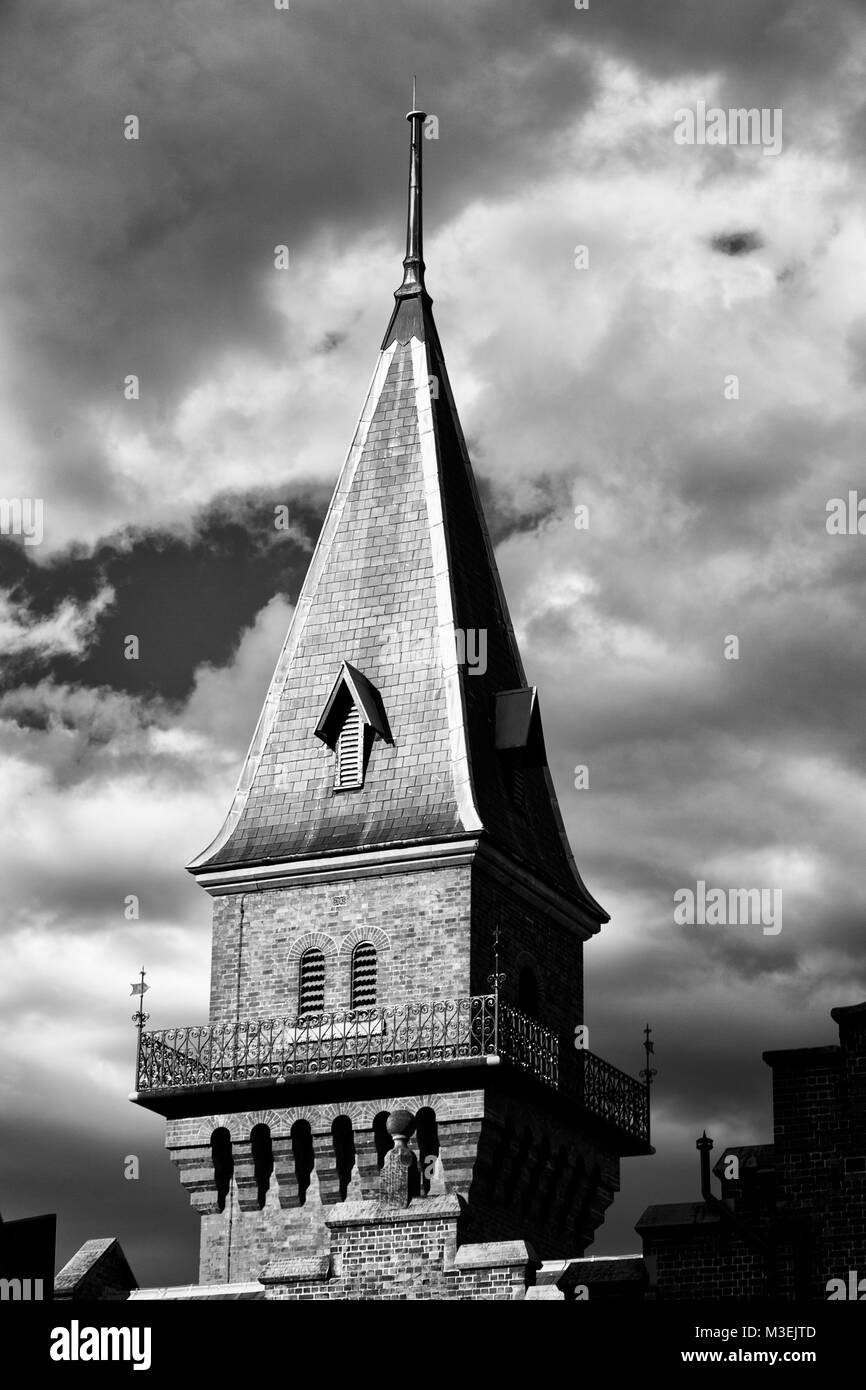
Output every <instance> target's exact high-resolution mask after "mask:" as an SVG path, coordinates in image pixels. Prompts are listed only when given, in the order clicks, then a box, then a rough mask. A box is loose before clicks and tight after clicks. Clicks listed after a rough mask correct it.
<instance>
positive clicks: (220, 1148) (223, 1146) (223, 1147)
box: [210, 1127, 235, 1211]
mask: <svg viewBox="0 0 866 1390" xmlns="http://www.w3.org/2000/svg"><path fill="white" fill-rule="evenodd" d="M210 1151H211V1158H212V1159H213V1176H214V1186H215V1187H216V1194H217V1207H218V1209H219V1210H220V1211H225V1205H226V1197H227V1196H228V1195H229V1188H230V1187H231V1185H232V1178H233V1177H234V1172H235V1161H234V1157H233V1155H232V1137H231V1135H230V1134H229V1132H228V1130H227V1129H224V1128H222V1127H220V1128H219V1129H215V1130H214V1132H213V1134H212V1135H211V1137H210Z"/></svg>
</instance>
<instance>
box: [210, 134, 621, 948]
mask: <svg viewBox="0 0 866 1390" xmlns="http://www.w3.org/2000/svg"><path fill="white" fill-rule="evenodd" d="M423 118H424V113H423V112H411V113H410V116H409V120H410V122H411V125H412V154H411V178H410V215H409V231H408V235H407V252H406V259H405V260H404V272H405V273H404V280H403V284H402V285H401V286H400V288H399V289H398V290H397V292H396V294H395V300H396V303H395V307H394V311H393V313H392V315H391V320H390V322H389V325H388V329H387V331H386V334H385V338H384V340H383V344H382V348H381V350H380V354H379V358H378V361H377V363H376V368H375V371H374V373H373V380H372V384H371V386H370V389H369V392H368V394H367V398H366V401H365V403H364V408H363V410H362V412H361V417H360V420H359V422H358V426H357V429H356V431H355V436H354V439H353V441H352V445H351V448H350V449H349V453H348V457H347V459H346V462H345V464H344V466H343V470H342V472H341V474H340V477H339V480H338V482H337V486H336V490H335V492H334V496H333V498H332V501H331V505H330V508H329V511H328V514H327V516H326V518H325V522H324V525H323V527H322V532H321V535H320V537H319V542H318V545H317V547H316V550H315V552H314V554H313V558H312V561H311V563H310V568H309V571H308V574H307V577H306V580H305V583H304V586H303V589H302V591H301V594H300V597H299V599H298V603H297V607H296V610H295V613H294V615H293V619H292V623H291V626H290V628H289V632H288V635H287V637H286V641H285V645H284V647H283V650H282V653H281V654H280V657H279V660H278V662H277V667H276V671H275V673H274V677H273V679H272V681H271V686H270V689H269V691H268V695H267V699H266V701H265V705H264V708H263V710H262V714H261V717H260V719H259V723H258V726H257V728H256V731H255V734H254V736H253V741H252V744H251V746H250V750H249V753H248V754H247V758H246V761H245V764H244V768H243V771H242V773H241V777H240V781H239V783H238V788H237V791H236V793H235V798H234V801H233V804H232V807H231V810H230V811H229V814H228V816H227V818H226V820H225V823H224V825H223V827H222V829H221V830H220V832H219V834H218V835H217V837H216V839H215V840H214V841H213V843H212V844H211V845H210V846H209V847H208V848H207V849H206V850H205V851H204V852H203V853H202V854H201V855H200V856H199V857H198V858H197V859H196V860H194V861H193V863H192V864H191V865H190V866H189V867H190V870H191V872H193V873H204V872H207V871H211V870H213V869H216V868H217V867H226V868H227V867H228V866H249V865H257V864H267V863H283V862H286V861H290V860H291V859H292V858H305V859H306V858H310V857H311V856H316V855H320V854H333V853H340V852H349V851H358V850H364V849H372V848H382V847H385V846H402V845H407V844H415V843H423V842H430V841H441V840H444V839H449V838H456V837H465V836H466V835H467V834H469V835H484V836H486V837H487V838H488V840H489V841H490V842H491V843H492V844H494V845H495V846H496V847H498V848H499V849H500V850H503V851H505V852H506V853H507V854H508V855H510V856H511V857H513V858H515V859H517V860H519V861H520V862H521V863H522V864H523V865H524V866H525V867H528V868H529V869H530V870H531V871H532V872H533V874H535V875H536V876H538V877H539V878H541V879H542V880H544V881H546V882H547V883H548V884H550V885H551V886H553V887H555V888H556V889H558V890H559V891H560V892H562V893H565V894H566V895H567V896H569V897H570V898H572V899H573V900H574V901H576V902H578V903H580V905H581V906H582V908H583V909H584V911H586V912H588V913H589V915H590V916H591V917H592V918H594V919H595V920H596V921H598V922H600V921H604V920H606V914H605V913H604V910H603V909H602V908H601V907H600V906H599V905H598V904H597V903H596V902H595V901H594V899H593V898H592V897H591V896H590V894H589V893H588V891H587V890H586V888H585V887H584V885H583V883H582V881H581V879H580V877H579V875H578V873H577V870H576V868H575V866H574V861H573V859H572V856H571V851H570V848H569V846H568V841H567V839H566V836H565V831H564V828H563V825H562V820H561V816H560V813H559V809H558V806H557V803H556V796H555V793H554V790H553V784H552V782H551V779H550V774H549V772H548V770H547V768H546V767H540V768H531V767H530V768H528V769H527V770H526V773H525V791H524V809H522V810H521V809H519V808H518V807H517V806H516V805H515V802H514V799H513V797H512V793H511V789H510V783H509V778H510V777H511V776H512V768H511V767H510V766H509V757H508V755H507V754H505V755H503V753H502V752H501V751H497V747H496V722H497V721H496V705H497V695H498V694H500V693H501V692H504V691H512V692H513V691H515V690H518V689H523V688H525V687H526V677H525V674H524V671H523V667H522V664H521V661H520V656H519V653H518V650H517V645H516V642H515V639H514V633H513V630H512V626H511V621H510V618H509V616H508V610H507V607H506V604H505V599H504V596H503V593H502V588H501V584H500V581H499V575H498V572H497V568H496V562H495V560H494V556H493V548H492V546H491V543H490V538H489V536H488V533H487V529H486V526H485V523H484V517H483V514H482V511H481V506H480V502H479V498H478V493H477V490H476V486H475V482H474V479H473V476H472V469H471V466H470V463H469V457H468V454H467V450H466V444H465V440H464V438H463V433H462V430H461V428H460V423H459V419H458V416H457V411H456V408H455V405H454V400H453V396H452V393H451V387H450V383H449V381H448V373H447V370H446V367H445V361H444V357H443V353H442V348H441V345H440V342H439V336H438V333H437V331H436V326H435V323H434V321H433V313H432V300H431V299H430V296H429V294H428V293H427V290H426V288H425V286H424V262H423V258H422V255H421V212H420V160H421V123H422V121H423ZM464 658H465V659H464ZM347 671H348V672H352V673H357V674H360V676H361V682H358V681H357V680H356V682H355V692H356V694H357V693H358V691H359V690H360V689H361V685H362V684H363V687H364V690H365V698H369V692H368V691H367V686H368V685H370V686H372V687H373V693H374V694H375V695H376V696H377V697H378V699H379V701H380V702H381V706H382V709H383V710H384V715H385V718H386V720H387V727H388V728H389V729H390V733H391V735H392V740H393V741H392V742H391V743H387V742H385V741H378V740H377V742H376V745H375V747H374V749H373V752H372V754H371V757H370V760H369V764H368V767H367V771H366V776H365V780H364V785H363V786H362V787H360V788H358V789H357V790H354V791H350V792H346V791H341V792H339V793H337V794H336V795H335V793H334V787H333V766H332V764H333V753H332V752H331V750H330V749H329V748H328V747H327V746H326V745H325V744H324V743H323V742H322V741H321V738H320V737H319V738H317V737H316V730H317V727H318V726H319V723H320V720H321V719H322V717H323V711H325V710H326V706H327V704H328V702H329V698H330V697H331V696H332V695H333V694H334V691H335V683H337V682H338V681H339V677H340V674H341V672H344V674H345V672H347ZM532 707H533V709H537V701H532ZM535 723H536V716H535V714H533V724H535ZM541 746H542V748H543V744H542V745H541Z"/></svg>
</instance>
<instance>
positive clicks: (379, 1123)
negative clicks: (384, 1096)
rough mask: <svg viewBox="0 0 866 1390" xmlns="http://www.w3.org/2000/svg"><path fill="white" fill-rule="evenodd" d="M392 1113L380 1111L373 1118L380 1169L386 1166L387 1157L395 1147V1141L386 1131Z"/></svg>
mask: <svg viewBox="0 0 866 1390" xmlns="http://www.w3.org/2000/svg"><path fill="white" fill-rule="evenodd" d="M390 1113H391V1112H390V1110H380V1111H379V1113H378V1115H374V1116H373V1125H372V1129H373V1140H374V1143H375V1145H376V1159H377V1162H378V1164H379V1167H380V1168H382V1167H383V1166H384V1163H385V1155H386V1154H387V1153H388V1152H389V1151H390V1150H391V1149H393V1147H394V1140H393V1139H392V1138H391V1136H390V1134H389V1133H388V1130H387V1129H386V1125H387V1123H388V1116H389V1115H390Z"/></svg>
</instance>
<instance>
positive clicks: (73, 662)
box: [0, 488, 327, 737]
mask: <svg viewBox="0 0 866 1390" xmlns="http://www.w3.org/2000/svg"><path fill="white" fill-rule="evenodd" d="M274 495H276V496H278V497H280V498H281V499H282V498H283V497H285V496H289V497H291V496H292V489H290V488H289V489H286V488H284V489H282V490H278V491H277V492H276V493H275V494H274ZM326 504H327V498H326V496H325V493H324V491H314V492H313V495H312V497H311V498H310V497H308V498H305V499H302V500H300V501H298V502H292V503H291V505H290V521H291V524H292V527H293V531H291V532H289V531H280V530H277V529H276V528H275V525H274V522H275V515H274V506H275V504H274V502H273V500H272V497H267V498H266V497H263V496H262V494H261V493H260V492H257V493H254V494H247V495H246V496H244V497H238V496H230V497H221V498H219V499H218V500H216V501H215V502H214V503H213V504H211V505H210V506H209V507H208V508H207V509H206V510H205V511H204V513H203V514H202V515H201V516H200V517H199V518H198V519H197V522H196V524H195V526H194V528H193V530H192V532H191V534H189V535H183V534H175V535H172V534H168V533H160V532H149V533H137V532H134V531H130V532H128V533H127V534H126V535H123V536H120V537H115V538H112V539H110V540H108V539H107V540H105V541H103V542H102V543H101V544H100V545H98V546H96V547H95V548H94V549H93V550H92V551H91V550H89V549H87V550H85V548H84V547H76V548H73V549H72V550H71V551H68V552H63V553H61V554H58V555H55V556H53V557H52V558H51V559H50V560H49V561H48V563H47V564H44V565H35V564H34V563H33V562H32V561H31V559H30V555H31V552H30V551H28V550H27V549H25V548H24V547H23V546H20V545H18V544H17V543H16V542H13V541H8V540H7V541H5V543H4V544H2V547H0V587H2V588H6V589H8V590H9V591H10V592H11V593H12V595H13V597H14V598H15V600H16V601H17V602H18V603H20V604H21V605H22V607H23V608H24V610H25V612H26V614H27V616H28V618H29V619H30V620H32V621H34V622H38V620H39V619H40V618H43V617H45V616H47V615H50V614H51V613H52V611H54V610H56V608H57V607H58V605H60V604H62V603H63V602H64V601H66V600H68V599H69V598H72V599H74V600H76V601H78V602H80V603H86V602H87V600H88V599H92V598H93V597H94V596H95V595H96V594H97V593H98V592H99V591H100V589H101V588H102V587H103V586H105V585H106V584H107V585H110V587H111V589H112V591H113V593H114V595H115V597H114V601H113V602H112V604H111V606H110V607H109V608H108V609H107V610H106V611H105V612H104V613H103V614H102V615H101V617H100V618H99V619H98V620H97V622H96V623H95V626H94V631H93V634H92V637H91V640H90V643H89V646H88V649H87V651H86V652H85V654H84V655H82V656H57V655H53V654H49V655H40V654H39V653H38V652H34V651H29V652H28V651H26V650H25V651H23V652H22V653H21V654H20V655H19V656H17V657H15V658H12V659H7V661H6V662H5V663H4V674H3V678H2V684H0V689H9V688H10V687H12V686H13V685H18V684H24V685H29V684H32V683H35V682H38V681H39V680H40V679H41V678H42V677H44V676H45V675H47V674H48V673H50V674H51V676H52V677H53V678H54V679H55V680H56V681H59V682H65V683H69V682H71V683H74V684H79V685H90V686H100V687H106V688H109V689H114V690H125V691H129V692H131V693H135V694H146V695H158V696H161V697H163V698H164V699H167V700H182V699H183V698H185V697H186V696H187V695H189V693H190V690H191V689H192V686H193V680H194V675H195V671H196V669H197V667H199V666H200V665H202V664H205V663H206V664H208V665H211V666H222V665H225V664H226V663H227V662H228V661H229V660H230V659H231V657H232V655H233V654H234V652H235V650H236V648H237V644H238V640H239V637H240V634H241V633H242V632H243V631H244V630H245V629H246V628H248V627H250V626H251V625H252V623H253V621H254V619H255V617H256V614H257V613H259V612H260V611H261V609H262V608H263V607H264V606H265V605H266V604H267V603H268V602H269V600H270V599H272V598H273V597H274V595H275V594H284V595H286V596H287V597H289V598H291V599H292V600H293V599H294V598H295V597H296V596H297V592H298V590H299V588H300V586H301V584H302V582H303V579H304V575H305V574H306V570H307V566H308V564H309V559H310V552H311V549H312V544H313V541H314V539H315V537H316V536H317V535H318V532H319V528H320V526H321V522H322V517H323V515H324V511H325V507H326ZM203 614H206V615H207V616H206V619H203ZM129 635H135V636H137V637H138V639H139V644H140V656H139V659H138V660H127V659H126V658H125V656H124V644H125V639H126V638H127V637H128V636H129ZM20 714H21V718H22V720H23V722H24V723H26V724H29V726H30V727H38V724H39V721H40V718H42V719H43V720H44V713H43V714H40V707H39V704H38V702H33V703H32V704H31V706H30V708H28V703H27V701H22V703H21V706H20ZM95 736H96V737H98V734H96V735H95Z"/></svg>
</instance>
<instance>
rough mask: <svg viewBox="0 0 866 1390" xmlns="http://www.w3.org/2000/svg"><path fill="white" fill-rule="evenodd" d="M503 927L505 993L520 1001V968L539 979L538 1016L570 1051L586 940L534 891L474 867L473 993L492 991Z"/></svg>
mask: <svg viewBox="0 0 866 1390" xmlns="http://www.w3.org/2000/svg"><path fill="white" fill-rule="evenodd" d="M497 927H498V929H499V953H500V964H501V966H502V968H503V970H504V971H505V974H506V976H507V978H506V980H505V984H504V985H503V990H502V997H503V999H505V1000H508V1001H510V1002H511V1003H513V1004H515V1005H516V1004H517V1002H518V982H519V978H520V970H521V968H522V967H523V966H528V967H529V968H530V969H531V970H532V972H533V974H534V975H535V978H536V980H537V982H538V1001H539V1018H541V1019H542V1020H543V1022H544V1024H545V1026H546V1027H547V1028H552V1029H553V1030H554V1032H557V1033H559V1035H560V1038H561V1041H562V1043H563V1044H564V1046H565V1048H566V1049H568V1048H570V1047H573V1045H574V1027H575V1024H577V1023H582V1022H583V1021H584V1017H583V942H582V940H581V938H580V937H579V935H578V933H577V931H576V930H575V929H574V928H573V927H568V926H566V925H564V924H563V923H561V922H560V921H558V920H555V919H554V918H553V917H552V915H551V914H550V912H549V910H546V909H545V906H544V903H543V901H542V900H541V899H539V898H535V899H534V900H533V896H532V893H531V891H530V890H526V891H525V892H523V893H519V892H516V891H515V890H514V888H513V887H511V888H509V887H508V886H507V885H505V884H503V883H501V882H500V881H498V880H497V879H495V878H494V877H493V876H492V875H491V874H490V873H489V871H487V870H485V869H484V868H482V867H481V866H475V865H473V877H472V973H471V982H470V993H472V994H485V993H487V992H488V991H489V989H490V984H489V982H488V979H487V976H488V975H489V973H490V970H491V968H492V962H493V951H494V946H493V942H494V935H495V932H496V929H497Z"/></svg>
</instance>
